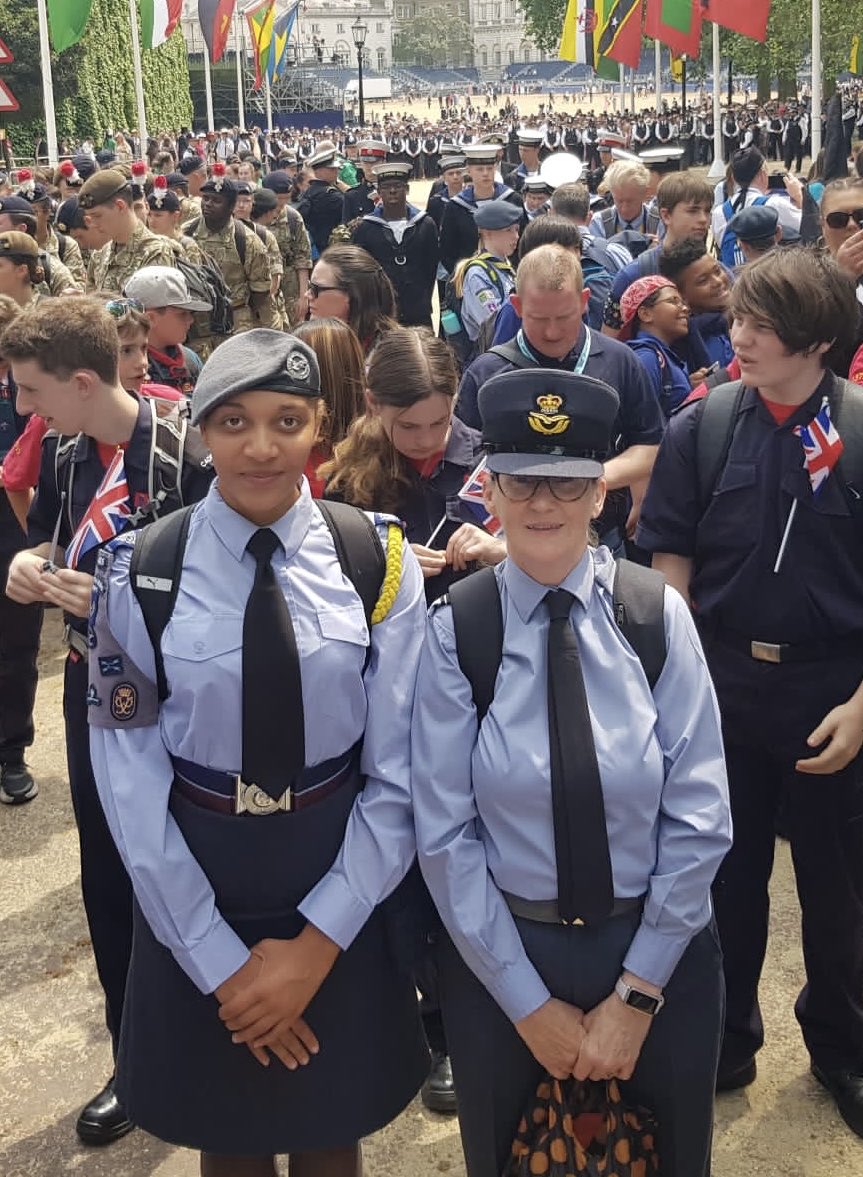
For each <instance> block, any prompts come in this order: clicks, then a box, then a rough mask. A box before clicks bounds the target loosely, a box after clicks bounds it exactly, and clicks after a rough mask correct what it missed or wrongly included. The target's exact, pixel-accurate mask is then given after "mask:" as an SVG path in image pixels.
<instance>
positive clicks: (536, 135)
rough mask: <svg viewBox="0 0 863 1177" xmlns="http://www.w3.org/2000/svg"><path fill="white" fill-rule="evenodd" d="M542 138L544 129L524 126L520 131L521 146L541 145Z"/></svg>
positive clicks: (519, 141)
mask: <svg viewBox="0 0 863 1177" xmlns="http://www.w3.org/2000/svg"><path fill="white" fill-rule="evenodd" d="M542 139H543V135H542V131H536V130H533V128H531V127H522V128H521V129H520V130H519V132H518V145H519V147H537V148H538V147H541V146H542Z"/></svg>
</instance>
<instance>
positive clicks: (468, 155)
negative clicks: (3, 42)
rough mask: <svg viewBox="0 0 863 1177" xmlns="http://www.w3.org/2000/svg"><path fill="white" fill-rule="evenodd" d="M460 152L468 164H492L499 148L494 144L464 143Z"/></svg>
mask: <svg viewBox="0 0 863 1177" xmlns="http://www.w3.org/2000/svg"><path fill="white" fill-rule="evenodd" d="M462 150H463V151H464V157H465V159H466V161H467V163H468V164H472V163H494V162H495V161H496V160H497V154H498V152H499V151H500V148H499V147H498V146H497V144H495V143H465V145H464V147H463V148H462Z"/></svg>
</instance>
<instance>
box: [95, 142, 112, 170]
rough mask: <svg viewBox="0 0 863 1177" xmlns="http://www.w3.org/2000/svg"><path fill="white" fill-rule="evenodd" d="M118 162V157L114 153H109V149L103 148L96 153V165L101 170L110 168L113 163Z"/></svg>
mask: <svg viewBox="0 0 863 1177" xmlns="http://www.w3.org/2000/svg"><path fill="white" fill-rule="evenodd" d="M116 162H117V156H116V155H115V154H114V152H113V151H108V149H107V148H104V147H103V148H102V149H101V150H100V151H97V152H96V163H97V164H98V165H99V167H100V168H109V167H110V166H111V164H112V163H116Z"/></svg>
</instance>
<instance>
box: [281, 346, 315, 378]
mask: <svg viewBox="0 0 863 1177" xmlns="http://www.w3.org/2000/svg"><path fill="white" fill-rule="evenodd" d="M285 367H286V368H287V369H288V373H289V374H290V375H291V376H293V377H294V379H295V380H308V378H309V375H310V374H311V371H312V369H311V366H310V364H309V361H308V360H307V359H306V357H305V356H304V355H302V354H301V353H300V352H298V351H295V352H292V353H291V354H290V355H289V356H288V359H287V363H286V364H285Z"/></svg>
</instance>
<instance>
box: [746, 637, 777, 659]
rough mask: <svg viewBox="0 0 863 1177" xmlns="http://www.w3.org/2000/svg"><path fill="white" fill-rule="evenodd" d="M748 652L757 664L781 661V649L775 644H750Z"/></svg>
mask: <svg viewBox="0 0 863 1177" xmlns="http://www.w3.org/2000/svg"><path fill="white" fill-rule="evenodd" d="M749 652H750V654H751V655H752V657H753V658H757V659H758V661H759V662H781V661H782V647H781V646H780V645H777V644H776V643H775V642H751V643H750V646H749Z"/></svg>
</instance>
